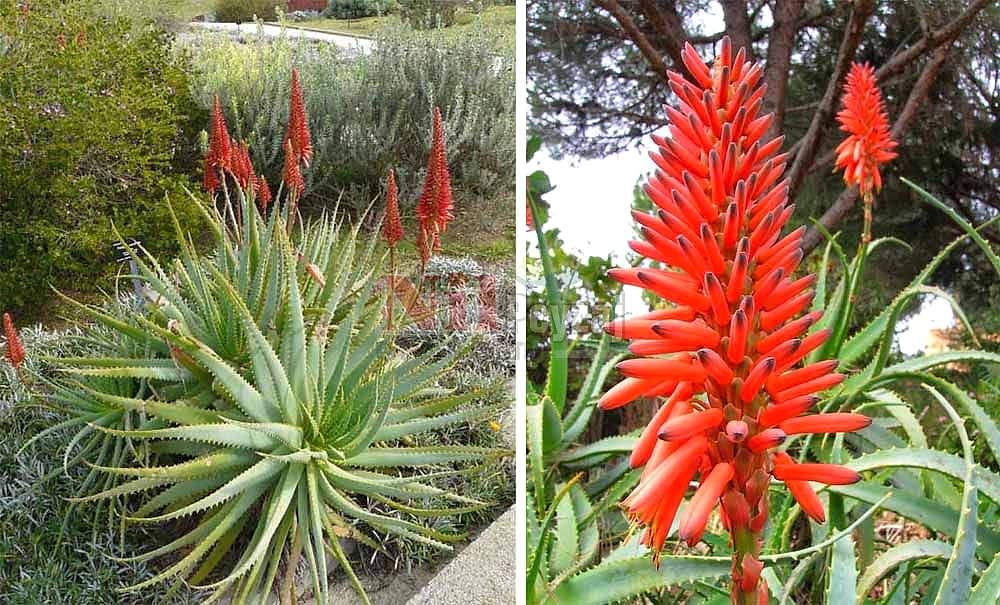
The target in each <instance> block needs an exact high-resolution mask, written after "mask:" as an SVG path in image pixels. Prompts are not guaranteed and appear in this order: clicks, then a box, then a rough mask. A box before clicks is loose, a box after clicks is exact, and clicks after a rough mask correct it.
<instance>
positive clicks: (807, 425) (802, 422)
mask: <svg viewBox="0 0 1000 605" xmlns="http://www.w3.org/2000/svg"><path fill="white" fill-rule="evenodd" d="M871 423H872V419H871V418H869V417H868V416H865V415H863V414H853V413H846V412H840V413H833V414H813V415H811V416H799V417H798V418H789V419H788V420H785V421H784V422H782V423H781V430H783V431H785V433H786V434H788V435H800V434H804V433H850V432H853V431H860V430H861V429H863V428H866V427H868V426H870V425H871Z"/></svg>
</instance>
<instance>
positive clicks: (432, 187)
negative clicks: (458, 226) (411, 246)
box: [417, 107, 454, 264]
mask: <svg viewBox="0 0 1000 605" xmlns="http://www.w3.org/2000/svg"><path fill="white" fill-rule="evenodd" d="M453 207H454V204H453V202H452V198H451V176H450V173H449V172H448V156H447V152H446V151H445V142H444V126H443V125H442V122H441V110H440V109H439V108H437V107H435V108H434V130H433V139H432V143H431V154H430V157H429V158H428V160H427V176H426V177H425V179H424V188H423V191H421V193H420V200H419V201H418V202H417V218H418V219H419V221H420V231H421V232H422V233H421V234H420V235H418V237H417V241H418V247H420V249H421V258H423V259H424V264H426V263H427V259H429V258H430V255H431V253H432V252H439V251H440V250H441V234H442V233H444V231H445V230H446V229H447V228H448V223H449V222H450V221H451V219H453V218H454V215H453V214H452V209H453ZM425 248H426V250H425Z"/></svg>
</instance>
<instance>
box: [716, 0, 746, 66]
mask: <svg viewBox="0 0 1000 605" xmlns="http://www.w3.org/2000/svg"><path fill="white" fill-rule="evenodd" d="M722 17H723V19H724V20H725V22H726V35H728V36H729V39H730V41H732V43H733V48H734V49H740V48H746V49H747V56H748V57H752V56H753V47H751V46H750V14H749V13H748V12H747V2H745V1H744V0H722Z"/></svg>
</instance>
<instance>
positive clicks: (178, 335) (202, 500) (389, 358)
mask: <svg viewBox="0 0 1000 605" xmlns="http://www.w3.org/2000/svg"><path fill="white" fill-rule="evenodd" d="M239 198H240V203H241V204H242V207H241V212H240V213H239V215H241V216H243V217H249V220H246V221H243V222H242V223H236V222H233V221H231V222H229V223H228V224H227V223H226V222H225V221H224V220H223V218H222V217H221V216H219V215H217V214H215V211H214V209H213V208H211V207H209V206H202V209H203V211H204V212H205V214H206V215H207V216H209V217H211V218H212V224H213V225H215V228H216V237H217V249H216V251H215V254H214V256H213V257H212V258H211V259H205V258H204V257H200V256H198V255H197V254H196V252H195V251H194V249H193V248H192V247H191V246H190V244H184V252H183V254H182V257H181V258H180V259H179V260H178V261H176V262H175V263H173V265H172V266H170V267H169V268H165V267H161V266H160V265H159V264H158V263H157V262H156V260H155V259H153V258H152V257H148V256H142V257H141V258H139V259H138V265H139V269H140V271H139V273H140V277H141V278H142V279H143V280H145V281H146V282H147V283H148V289H149V299H150V300H149V301H147V302H146V304H145V306H144V307H142V306H137V307H132V308H131V315H130V316H129V317H128V318H127V321H123V320H122V318H120V317H118V316H116V315H115V314H112V313H108V312H107V311H105V310H102V309H100V308H97V307H90V306H84V305H81V308H83V309H84V310H85V311H86V312H87V313H88V314H89V315H90V317H92V318H93V319H94V320H95V322H96V323H97V324H99V325H102V326H103V327H104V328H103V329H105V330H107V329H110V330H111V331H112V332H116V333H118V334H119V336H120V337H121V338H124V339H126V340H129V339H132V340H134V341H136V342H141V343H145V346H144V347H141V350H142V351H144V352H145V354H142V355H139V354H137V355H134V356H131V357H118V358H102V357H100V356H98V355H95V356H93V357H81V358H73V359H68V360H61V361H62V367H63V369H64V372H65V373H66V374H67V376H68V377H67V379H66V380H65V381H62V384H60V385H59V389H58V390H57V393H58V394H59V396H60V397H61V399H62V400H61V404H62V405H63V406H64V407H68V408H69V409H71V410H73V411H75V412H76V413H77V416H78V417H79V418H84V419H85V418H88V416H87V414H88V410H87V408H88V406H89V407H94V406H99V407H101V408H102V409H112V410H118V411H119V412H121V413H131V414H134V417H135V420H134V422H133V423H130V424H127V425H125V426H122V425H121V424H113V425H109V424H99V423H94V422H89V424H88V425H87V430H89V431H93V432H95V434H97V435H101V436H104V437H108V438H114V439H117V440H118V442H119V443H129V444H138V447H140V448H141V449H142V451H144V452H146V453H147V454H148V456H144V457H142V458H141V459H138V458H137V459H134V460H133V459H131V458H128V457H126V458H124V459H123V458H116V459H115V460H117V461H118V462H117V463H114V464H109V463H107V462H103V463H102V462H100V461H98V462H96V463H93V464H94V466H95V468H96V469H97V470H98V471H99V472H101V473H104V474H106V475H107V477H109V478H113V481H112V482H111V483H110V484H107V483H106V484H103V485H105V486H106V487H105V488H99V489H100V490H101V491H98V492H97V493H92V494H90V495H88V496H85V497H83V498H80V499H79V500H80V501H81V502H103V501H107V500H109V499H113V500H114V501H118V502H120V504H121V506H118V507H116V508H121V509H123V510H124V515H125V517H126V518H127V520H128V521H130V522H133V523H154V522H156V523H163V522H176V521H178V520H182V519H185V520H187V521H185V522H184V524H183V525H182V527H185V528H186V530H185V531H183V532H181V533H180V534H179V535H178V537H177V538H176V539H175V540H173V541H172V542H170V543H168V544H164V545H161V546H158V547H156V548H154V549H152V550H150V551H149V552H146V553H143V554H141V555H138V556H136V557H132V558H131V560H135V561H147V560H151V559H155V558H159V557H164V556H168V557H171V556H172V557H173V558H172V559H170V560H171V563H170V565H169V566H167V567H166V568H165V569H163V570H162V572H160V573H159V574H157V575H156V576H155V577H153V578H150V579H149V580H147V581H144V582H142V583H141V584H138V585H135V586H132V587H130V588H129V589H128V590H130V591H138V590H142V589H143V588H145V587H147V586H149V585H151V584H154V583H157V582H163V581H168V580H174V581H175V585H176V586H180V584H181V582H187V583H189V584H191V585H194V586H195V587H197V588H204V589H212V590H213V591H214V592H213V593H212V596H211V597H209V601H214V600H216V599H218V598H221V597H222V596H223V595H226V594H228V595H230V596H231V597H232V599H233V602H264V601H265V600H266V599H267V598H268V595H269V594H270V593H271V591H272V589H273V587H274V585H275V583H276V581H277V580H276V578H283V579H284V580H286V581H290V580H291V579H292V578H294V574H293V573H292V572H291V571H288V570H294V568H295V567H296V564H297V562H298V561H299V560H300V559H302V558H304V559H305V560H306V561H307V562H308V569H309V577H310V578H311V583H312V587H313V590H314V594H316V595H319V596H320V597H322V600H324V601H325V599H326V596H327V595H328V584H327V576H328V572H329V571H331V570H330V569H328V564H327V556H326V555H327V553H330V554H331V555H332V556H333V557H334V558H335V559H336V560H337V562H339V564H340V565H341V566H342V567H343V568H344V570H345V571H346V572H347V573H348V575H349V577H350V578H351V579H352V581H353V582H354V584H355V587H356V588H357V591H358V592H359V594H360V595H362V597H364V590H363V588H362V587H361V584H360V583H359V582H358V580H357V578H356V577H355V575H354V574H353V572H352V571H351V567H350V565H349V562H348V560H347V558H346V556H345V553H344V551H343V549H342V547H341V545H340V542H339V540H340V538H354V539H357V540H360V541H363V542H365V543H367V544H369V545H370V546H371V547H373V548H381V546H380V544H379V543H378V542H379V539H378V537H377V536H378V535H379V534H381V535H383V536H384V535H387V534H393V535H396V536H400V537H402V538H404V539H407V540H415V541H419V542H422V543H425V544H428V545H431V546H435V547H439V548H442V549H448V548H450V546H449V545H448V543H449V542H452V541H454V540H457V539H461V538H462V537H463V536H460V535H454V534H449V533H444V532H440V531H436V530H435V529H433V528H432V527H431V526H430V525H428V524H426V523H425V522H423V521H421V518H428V517H431V518H433V517H439V516H447V515H455V514H460V513H464V512H468V511H472V510H477V509H480V508H482V507H484V506H486V504H485V503H483V502H480V501H478V500H476V499H473V498H468V497H465V496H462V495H459V494H455V493H451V492H449V491H446V490H444V489H442V488H441V487H438V485H436V483H437V480H438V479H441V478H446V477H448V476H453V475H456V474H458V473H462V472H466V469H467V468H468V467H469V465H470V464H481V463H483V462H485V461H487V460H489V459H492V458H495V457H498V456H502V455H506V452H504V451H502V450H496V449H491V448H481V447H472V446H463V445H447V446H427V447H420V446H419V445H416V446H414V445H412V444H413V443H414V442H418V443H419V442H420V441H421V436H420V435H421V434H422V433H427V432H428V431H433V430H436V429H440V428H444V427H447V426H449V425H453V424H454V423H460V422H466V421H470V420H476V419H480V418H483V417H485V416H487V415H489V414H492V413H495V408H494V407H493V406H491V405H483V404H480V403H478V402H480V401H482V400H484V399H487V398H486V397H485V396H484V393H483V392H481V391H470V392H464V393H458V392H452V391H451V390H449V389H444V388H442V387H441V386H440V378H441V376H442V374H443V373H444V372H445V371H447V370H448V368H450V367H451V365H452V364H453V363H454V362H455V361H456V359H457V358H458V356H460V355H461V354H462V348H461V347H459V348H456V347H454V346H453V343H445V344H443V345H442V346H441V347H439V348H437V349H435V350H432V351H428V352H425V353H423V354H419V355H410V354H408V353H406V352H405V351H401V350H399V349H398V348H397V347H396V345H395V344H394V342H393V332H392V331H391V330H388V329H387V327H386V317H385V315H384V308H385V306H384V300H383V296H381V295H375V294H374V292H375V283H376V277H377V276H378V267H379V265H380V259H379V258H377V257H376V256H375V252H374V250H375V247H374V242H370V243H368V244H361V243H360V242H359V241H358V238H357V230H354V231H351V232H348V233H347V234H344V233H342V232H341V230H339V229H338V228H337V226H336V225H334V224H333V223H332V222H330V221H328V220H322V221H319V222H318V223H315V224H310V225H308V226H307V227H304V228H303V229H302V235H301V237H300V238H298V241H297V242H296V243H293V239H292V237H291V236H289V235H288V234H287V229H286V226H285V223H284V219H283V218H282V212H281V210H280V209H279V208H278V207H277V206H275V207H273V209H272V212H271V214H270V217H269V218H268V219H267V220H265V219H264V218H263V217H261V216H260V215H259V214H258V213H257V211H256V210H255V209H254V204H253V201H252V199H251V198H250V197H243V196H242V195H240V196H239ZM452 349H455V350H454V351H453V350H452ZM94 376H100V377H102V379H104V380H110V379H128V380H139V381H141V382H142V384H143V385H145V388H143V389H140V390H138V391H136V392H122V391H121V390H111V389H107V388H102V387H103V385H104V383H103V382H94V381H93V377H94ZM72 377H76V378H72ZM119 415H121V414H119ZM78 421H79V419H78ZM408 444H409V445H408ZM102 460H103V459H102ZM373 505H377V506H375V507H373ZM376 509H377V510H379V511H391V512H375V510H376ZM364 527H368V528H371V529H372V530H375V533H372V532H370V531H366V530H364V529H363V528H364ZM223 569H225V571H222V570H223ZM281 569H285V570H286V571H285V573H284V574H282V575H280V576H279V571H280V570H281Z"/></svg>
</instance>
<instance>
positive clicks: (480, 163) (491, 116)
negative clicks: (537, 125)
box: [189, 24, 515, 208]
mask: <svg viewBox="0 0 1000 605" xmlns="http://www.w3.org/2000/svg"><path fill="white" fill-rule="evenodd" d="M189 47H190V49H191V52H192V53H193V55H194V64H195V73H196V75H195V76H194V78H195V88H196V95H197V96H198V99H199V101H200V102H201V103H202V104H203V105H204V106H205V107H208V106H209V104H210V103H211V101H212V98H213V96H214V95H216V94H218V95H219V96H220V97H221V99H222V103H223V107H224V109H225V111H226V114H227V115H226V117H227V121H228V122H229V123H230V124H233V125H235V126H234V131H235V134H236V136H239V137H241V138H246V139H247V140H248V141H249V142H250V147H251V150H252V152H253V156H254V158H253V160H254V165H255V166H256V167H257V168H258V171H260V172H262V173H264V174H265V175H267V177H268V178H269V179H270V180H271V182H272V183H277V182H278V180H279V179H280V174H281V167H282V159H283V157H284V155H283V153H282V151H281V143H282V140H283V138H284V134H285V126H284V125H285V124H286V123H287V113H288V101H287V99H288V89H289V78H290V72H291V68H292V66H293V65H294V66H296V67H297V68H298V70H299V74H300V77H301V79H302V84H303V88H304V90H305V104H306V108H307V111H308V114H309V126H310V129H311V131H312V134H313V142H314V147H315V159H314V161H313V162H312V165H311V167H310V168H309V169H308V170H306V171H305V176H306V179H307V196H308V198H309V199H307V200H305V203H306V204H313V205H333V204H334V203H336V202H337V201H338V200H340V199H341V198H342V196H343V200H342V202H341V203H342V204H348V205H352V206H353V207H355V208H363V207H367V205H368V204H369V202H370V201H371V200H372V199H373V198H374V197H375V196H377V195H378V194H379V192H380V191H381V189H382V181H383V179H384V178H385V174H386V172H387V171H388V169H389V167H390V166H393V167H395V168H396V169H397V176H398V179H399V183H400V191H401V197H400V199H401V202H402V203H404V204H409V205H411V206H412V205H413V204H414V203H415V202H416V198H417V196H418V195H419V188H420V183H421V181H422V179H423V170H424V166H425V165H426V162H427V153H428V150H429V149H430V143H431V141H430V138H431V115H432V108H433V107H434V106H435V105H437V106H440V107H441V111H442V114H443V116H444V124H445V129H446V139H447V144H448V158H449V162H450V165H449V168H450V170H451V174H452V183H453V184H454V185H455V186H456V187H457V188H460V189H465V190H469V191H472V192H477V193H478V192H487V193H493V192H496V191H497V190H502V191H507V190H511V189H512V188H513V183H514V157H515V153H514V141H515V130H514V70H513V50H512V49H509V48H507V47H505V46H504V45H503V43H502V42H501V41H500V40H499V38H498V37H497V35H496V34H494V33H492V32H491V31H489V30H487V29H485V28H475V27H474V28H469V32H468V33H467V34H463V35H462V36H461V37H451V36H449V37H444V36H428V35H427V34H425V33H419V32H414V31H412V30H410V29H408V28H406V27H405V26H402V25H398V24H397V25H396V26H390V27H388V28H387V29H386V30H383V31H382V33H380V34H379V36H378V38H377V39H376V40H375V42H374V46H373V48H372V51H371V52H370V53H368V54H364V55H361V56H357V57H354V58H351V57H347V56H345V55H344V53H343V51H341V50H339V49H338V48H337V47H335V46H333V45H315V44H309V43H304V42H303V43H300V42H291V41H289V40H287V39H278V40H276V41H263V40H258V41H255V42H253V41H252V42H250V43H247V44H241V43H237V42H233V41H232V40H230V39H229V38H228V37H227V36H222V35H219V34H213V33H204V34H201V35H200V36H199V37H197V38H192V39H191V40H190V42H189ZM456 203H457V204H459V205H461V204H462V199H461V197H459V198H458V199H457V200H456Z"/></svg>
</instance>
